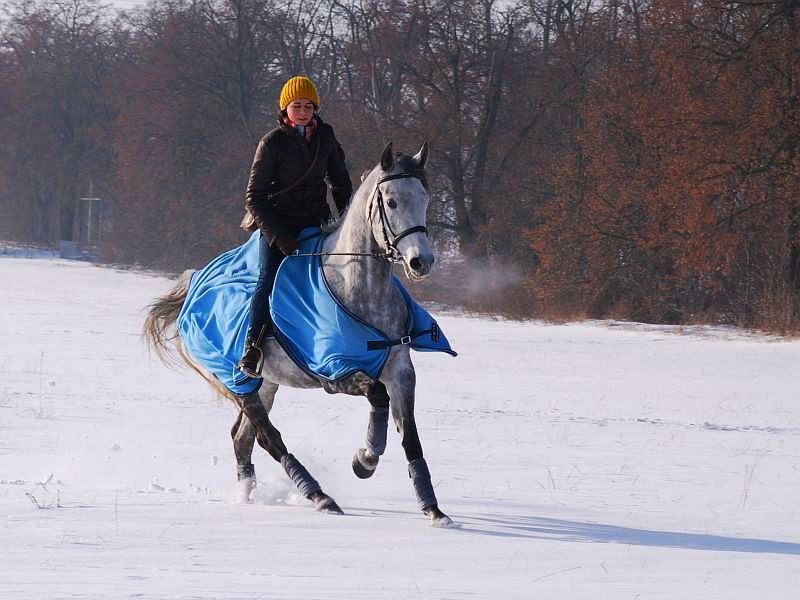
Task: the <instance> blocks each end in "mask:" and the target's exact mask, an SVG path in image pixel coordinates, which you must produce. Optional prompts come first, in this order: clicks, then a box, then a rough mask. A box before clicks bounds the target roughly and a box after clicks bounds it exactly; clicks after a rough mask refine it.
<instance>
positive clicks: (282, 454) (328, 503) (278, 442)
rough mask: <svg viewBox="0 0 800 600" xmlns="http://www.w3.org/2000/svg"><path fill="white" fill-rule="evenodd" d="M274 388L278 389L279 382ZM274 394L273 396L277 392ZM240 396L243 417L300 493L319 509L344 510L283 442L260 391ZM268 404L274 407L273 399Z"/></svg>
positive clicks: (338, 512) (259, 441) (257, 439)
mask: <svg viewBox="0 0 800 600" xmlns="http://www.w3.org/2000/svg"><path fill="white" fill-rule="evenodd" d="M265 385H267V383H266V382H265V383H264V385H262V388H263V387H264V386H265ZM273 385H274V384H273ZM274 389H275V390H277V385H276V386H275V387H274ZM271 398H274V392H273V393H272V395H271ZM237 400H238V401H239V405H240V407H241V409H242V413H243V414H244V417H246V418H247V419H248V420H249V421H250V423H251V425H252V426H253V428H254V431H255V439H256V441H257V442H258V444H259V446H261V447H262V448H264V450H266V451H267V453H269V455H270V456H271V457H272V458H274V459H275V460H276V461H278V462H279V463H281V466H283V469H284V471H286V474H287V475H288V476H289V478H290V479H291V480H292V481H293V482H294V484H295V485H296V486H297V489H298V490H300V493H301V494H303V496H305V497H306V498H308V499H309V500H311V501H312V502H313V503H314V506H315V507H316V509H317V510H318V511H320V512H329V513H336V514H342V509H341V508H339V506H338V505H337V504H336V502H335V501H334V500H333V498H331V497H330V496H328V495H327V494H326V493H325V492H323V491H322V488H321V487H320V485H319V483H317V480H316V479H314V478H313V477H312V476H311V474H310V473H309V472H308V471H307V470H306V468H305V467H304V466H303V465H302V464H301V463H300V461H299V460H297V458H295V457H294V455H292V454H290V453H289V451H288V450H287V448H286V445H285V444H284V443H283V439H282V438H281V434H280V432H279V431H278V430H277V429H276V428H275V426H274V425H273V424H272V422H271V421H270V419H269V412H268V408H267V407H265V406H264V402H262V399H261V398H260V397H259V395H258V394H256V393H253V394H247V395H246V396H237ZM268 406H269V407H270V408H271V406H272V402H271V400H270V402H269V403H268ZM237 459H238V457H237ZM254 476H255V474H254Z"/></svg>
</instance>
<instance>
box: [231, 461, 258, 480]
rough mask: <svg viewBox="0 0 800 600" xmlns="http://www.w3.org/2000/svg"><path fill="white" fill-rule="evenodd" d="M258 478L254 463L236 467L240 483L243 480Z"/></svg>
mask: <svg viewBox="0 0 800 600" xmlns="http://www.w3.org/2000/svg"><path fill="white" fill-rule="evenodd" d="M255 476H256V468H255V467H254V466H253V463H247V464H246V465H236V477H237V479H238V480H239V481H241V480H242V479H252V478H253V477H255Z"/></svg>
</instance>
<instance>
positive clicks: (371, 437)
mask: <svg viewBox="0 0 800 600" xmlns="http://www.w3.org/2000/svg"><path fill="white" fill-rule="evenodd" d="M388 429H389V407H388V406H386V407H378V406H373V407H372V408H370V411H369V425H368V426H367V450H369V451H370V452H372V453H373V454H374V455H375V456H380V455H381V454H383V453H384V452H385V451H386V432H387V430H388Z"/></svg>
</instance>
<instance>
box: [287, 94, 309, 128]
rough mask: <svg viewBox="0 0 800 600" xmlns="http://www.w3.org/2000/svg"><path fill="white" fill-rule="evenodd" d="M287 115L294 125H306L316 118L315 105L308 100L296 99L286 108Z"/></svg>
mask: <svg viewBox="0 0 800 600" xmlns="http://www.w3.org/2000/svg"><path fill="white" fill-rule="evenodd" d="M286 114H287V115H289V119H290V120H291V121H292V123H297V124H298V125H306V124H308V122H309V121H310V120H311V117H313V116H314V103H313V102H311V100H309V99H308V98H295V99H294V100H292V101H291V102H289V105H288V106H287V107H286Z"/></svg>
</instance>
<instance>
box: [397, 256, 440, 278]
mask: <svg viewBox="0 0 800 600" xmlns="http://www.w3.org/2000/svg"><path fill="white" fill-rule="evenodd" d="M434 261H435V259H434V258H433V254H427V255H425V254H417V255H416V256H413V257H411V258H406V257H403V266H404V267H405V270H406V275H407V276H408V278H409V279H411V280H414V281H419V280H421V279H424V278H425V277H427V276H428V274H429V273H430V272H431V269H433V263H434Z"/></svg>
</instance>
